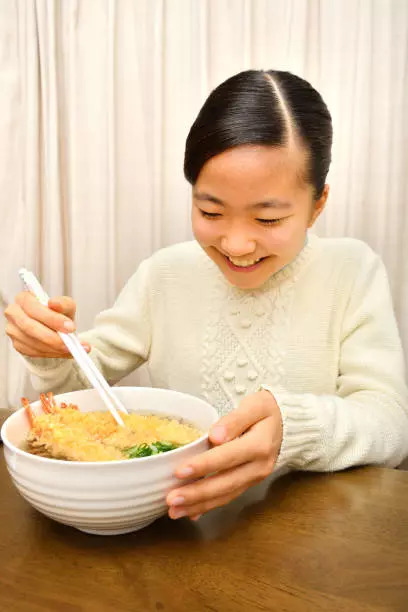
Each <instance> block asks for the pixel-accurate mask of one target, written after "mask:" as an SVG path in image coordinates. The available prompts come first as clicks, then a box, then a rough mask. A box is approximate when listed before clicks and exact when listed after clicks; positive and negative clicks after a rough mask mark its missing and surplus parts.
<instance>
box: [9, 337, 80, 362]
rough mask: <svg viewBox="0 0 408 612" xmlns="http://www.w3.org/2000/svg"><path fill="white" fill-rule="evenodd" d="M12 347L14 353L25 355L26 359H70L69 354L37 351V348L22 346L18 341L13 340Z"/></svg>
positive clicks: (22, 343)
mask: <svg viewBox="0 0 408 612" xmlns="http://www.w3.org/2000/svg"><path fill="white" fill-rule="evenodd" d="M13 347H14V348H15V350H16V351H18V352H19V353H21V354H22V355H25V356H26V357H34V358H38V357H40V358H43V357H47V358H58V359H69V358H70V357H71V355H70V354H69V353H68V354H62V353H57V352H55V351H51V350H50V349H47V350H45V351H39V350H38V348H37V347H35V346H32V345H29V344H24V342H21V341H19V340H15V341H14V342H13Z"/></svg>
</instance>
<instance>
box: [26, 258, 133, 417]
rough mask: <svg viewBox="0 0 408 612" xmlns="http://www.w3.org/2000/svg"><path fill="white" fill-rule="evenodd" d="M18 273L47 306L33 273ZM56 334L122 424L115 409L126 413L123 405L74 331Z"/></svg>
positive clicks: (43, 293) (45, 297)
mask: <svg viewBox="0 0 408 612" xmlns="http://www.w3.org/2000/svg"><path fill="white" fill-rule="evenodd" d="M18 273H19V275H20V278H21V280H22V281H23V283H24V284H25V286H26V287H27V289H28V290H29V291H32V293H34V295H35V297H36V298H37V299H38V301H39V302H40V303H41V304H43V305H44V306H48V300H49V297H48V295H47V293H46V292H45V291H44V289H43V288H42V286H41V285H40V283H39V281H38V279H37V278H36V277H35V275H34V274H33V273H32V272H30V271H29V270H26V269H25V268H21V269H20V270H19V272H18ZM58 334H59V336H60V337H61V339H62V341H63V343H64V344H65V346H66V347H67V349H68V350H69V352H70V353H71V355H72V356H73V358H74V359H75V361H76V362H77V364H78V365H79V367H80V368H81V370H82V371H83V373H84V374H85V376H86V377H87V379H88V380H89V382H90V383H91V385H92V386H93V387H94V388H95V389H96V390H97V391H98V393H99V395H100V397H101V398H102V400H103V402H104V404H105V405H106V406H107V408H108V409H109V411H110V412H111V414H112V416H113V417H114V419H115V420H116V422H117V423H118V425H122V426H123V425H124V422H123V420H122V417H121V416H120V414H119V413H118V410H117V409H119V410H121V411H122V412H125V413H126V414H127V410H126V408H125V406H124V405H123V404H122V402H121V401H120V400H119V399H118V398H117V397H116V396H115V395H114V393H113V391H112V388H111V387H110V385H109V384H108V383H107V381H106V380H105V379H104V377H103V376H102V374H101V372H100V371H99V370H98V368H97V367H96V365H95V364H94V362H93V361H92V359H91V358H90V357H89V355H88V354H87V352H86V351H85V349H84V347H83V346H82V344H81V343H80V341H79V339H78V337H77V336H76V335H75V334H74V333H70V334H65V333H64V332H58Z"/></svg>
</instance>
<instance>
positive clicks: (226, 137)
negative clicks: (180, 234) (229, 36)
mask: <svg viewBox="0 0 408 612" xmlns="http://www.w3.org/2000/svg"><path fill="white" fill-rule="evenodd" d="M332 133H333V130H332V122H331V116H330V113H329V110H328V108H327V106H326V104H325V103H324V101H323V99H322V97H321V95H320V94H319V93H318V92H317V91H316V90H315V89H313V87H312V86H311V85H310V83H308V82H307V81H305V80H304V79H301V78H300V77H298V76H296V75H294V74H291V73H290V72H283V71H280V70H268V71H263V70H246V71H244V72H240V73H239V74H236V75H235V76H233V77H231V78H229V79H227V80H226V81H224V82H223V83H221V85H219V86H218V87H217V88H216V89H214V90H213V91H212V92H211V94H210V95H209V96H208V98H207V100H206V101H205V103H204V106H203V107H202V109H201V110H200V112H199V114H198V116H197V118H196V120H195V121H194V123H193V125H192V126H191V129H190V132H189V134H188V137H187V141H186V149H185V156H184V175H185V177H186V179H187V180H188V181H189V182H190V183H191V184H193V185H194V183H195V182H196V180H197V178H198V175H199V174H200V171H201V169H202V167H203V165H204V164H205V163H206V162H207V161H208V160H209V159H211V158H212V157H214V156H215V155H218V154H219V153H222V152H223V151H226V150H227V149H231V148H233V147H238V146H240V145H246V144H262V145H271V146H284V145H286V144H287V143H288V142H289V141H290V139H291V138H292V137H293V138H294V139H295V140H297V141H298V142H300V143H301V144H302V145H303V146H304V147H305V149H306V151H307V153H308V168H307V176H306V177H305V178H306V180H307V182H310V183H311V184H312V185H313V187H314V196H315V198H316V199H317V198H319V197H320V196H321V194H322V191H323V188H324V184H325V181H326V176H327V172H328V170H329V166H330V161H331V144H332Z"/></svg>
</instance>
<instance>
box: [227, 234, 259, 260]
mask: <svg viewBox="0 0 408 612" xmlns="http://www.w3.org/2000/svg"><path fill="white" fill-rule="evenodd" d="M221 248H222V250H223V251H224V253H226V254H228V255H231V256H232V257H243V256H244V255H250V254H251V253H254V252H255V250H256V242H255V240H254V239H253V238H251V237H250V236H248V234H247V233H246V232H244V231H240V230H237V229H235V230H230V231H229V232H228V233H227V234H225V235H224V236H223V237H222V238H221Z"/></svg>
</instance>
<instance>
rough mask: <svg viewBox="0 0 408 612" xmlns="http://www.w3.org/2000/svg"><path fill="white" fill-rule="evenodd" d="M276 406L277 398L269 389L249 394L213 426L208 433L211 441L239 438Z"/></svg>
mask: <svg viewBox="0 0 408 612" xmlns="http://www.w3.org/2000/svg"><path fill="white" fill-rule="evenodd" d="M275 406H277V404H276V400H275V398H274V396H273V395H272V394H271V393H269V392H268V391H259V392H257V393H253V394H251V395H247V397H244V399H243V400H242V402H241V403H240V405H239V406H238V408H236V409H235V410H232V411H231V412H230V413H229V414H227V415H226V416H224V417H222V418H221V419H220V420H219V421H217V422H216V423H215V425H213V426H212V427H211V429H210V432H209V434H208V437H209V440H210V442H211V443H212V444H214V445H219V444H224V443H225V442H229V441H230V440H233V439H234V438H238V436H240V435H242V434H243V433H245V432H246V431H247V430H248V429H250V427H252V426H253V425H255V423H257V422H258V421H262V420H263V419H265V418H267V417H269V416H271V415H272V414H273V413H274V409H275ZM278 410H279V408H278Z"/></svg>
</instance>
